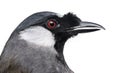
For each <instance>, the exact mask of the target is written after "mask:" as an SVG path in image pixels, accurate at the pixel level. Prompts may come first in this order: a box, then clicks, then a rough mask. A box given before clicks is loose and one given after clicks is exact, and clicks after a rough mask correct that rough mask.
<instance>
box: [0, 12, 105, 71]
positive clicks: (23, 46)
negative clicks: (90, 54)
mask: <svg viewBox="0 0 120 73" xmlns="http://www.w3.org/2000/svg"><path fill="white" fill-rule="evenodd" d="M101 29H104V27H103V26H101V25H99V24H97V23H93V22H88V21H82V20H81V19H80V18H79V17H77V15H76V14H73V13H71V12H68V13H67V14H64V15H60V14H58V13H55V12H51V11H43V12H37V13H34V14H32V15H30V16H28V17H27V18H26V19H24V20H23V21H22V22H21V23H20V24H19V25H18V26H17V27H16V28H15V30H14V31H13V32H12V34H11V36H10V38H9V39H8V41H7V42H6V44H5V46H4V49H3V51H2V53H1V56H0V73H74V72H73V71H72V70H71V69H70V68H69V66H68V65H67V63H66V61H65V58H64V54H63V51H64V45H65V42H66V41H67V40H68V39H69V38H72V37H74V36H76V35H78V34H79V33H88V32H93V31H98V30H101Z"/></svg>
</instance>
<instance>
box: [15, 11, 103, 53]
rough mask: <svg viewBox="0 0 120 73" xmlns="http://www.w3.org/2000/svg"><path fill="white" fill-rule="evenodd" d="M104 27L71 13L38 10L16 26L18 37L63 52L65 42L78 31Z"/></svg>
mask: <svg viewBox="0 0 120 73" xmlns="http://www.w3.org/2000/svg"><path fill="white" fill-rule="evenodd" d="M100 29H104V27H102V26H101V25H99V24H97V23H93V22H86V21H82V20H81V19H80V18H78V17H77V16H76V15H74V14H72V13H68V14H65V15H64V16H62V17H61V16H59V15H58V14H57V13H53V12H39V13H35V14H33V15H31V16H30V17H28V18H26V19H25V20H24V21H23V22H22V23H21V24H20V25H19V26H18V27H17V28H16V31H18V32H19V35H20V38H21V39H23V40H25V41H27V42H28V43H32V44H36V45H38V46H42V47H51V46H52V47H54V48H55V50H56V51H57V53H61V54H62V53H63V48H64V44H65V42H66V41H67V40H68V39H69V38H70V37H73V36H75V35H77V34H78V33H87V32H93V31H97V30H100Z"/></svg>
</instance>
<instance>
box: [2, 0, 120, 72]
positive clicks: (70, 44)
mask: <svg viewBox="0 0 120 73" xmlns="http://www.w3.org/2000/svg"><path fill="white" fill-rule="evenodd" d="M40 11H53V12H57V13H60V14H62V15H63V14H65V13H68V12H73V13H74V14H76V15H77V16H78V17H80V18H81V19H82V20H84V21H92V22H96V23H99V24H101V25H102V26H104V27H105V28H106V30H101V31H97V32H92V33H87V34H79V35H78V36H76V37H74V38H71V39H70V40H68V41H67V42H66V45H65V50H64V54H65V58H66V61H67V63H68V65H69V67H70V68H71V69H72V70H73V71H74V72H75V73H120V2H119V0H0V52H1V51H2V50H3V47H4V45H5V43H6V41H7V39H8V38H9V36H10V34H11V33H12V31H13V30H14V29H15V27H17V26H18V24H19V23H20V22H22V21H23V19H25V18H26V17H28V16H29V15H31V14H33V13H35V12H40Z"/></svg>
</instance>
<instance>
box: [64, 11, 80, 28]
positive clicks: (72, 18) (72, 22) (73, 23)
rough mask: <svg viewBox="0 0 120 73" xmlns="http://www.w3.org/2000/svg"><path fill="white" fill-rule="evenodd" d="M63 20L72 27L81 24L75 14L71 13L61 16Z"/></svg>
mask: <svg viewBox="0 0 120 73" xmlns="http://www.w3.org/2000/svg"><path fill="white" fill-rule="evenodd" d="M63 19H64V20H65V21H67V22H68V23H69V25H70V26H71V27H72V26H77V25H79V23H80V22H81V19H80V18H78V17H77V16H76V15H75V14H73V13H70V12H69V13H67V14H65V15H64V16H63Z"/></svg>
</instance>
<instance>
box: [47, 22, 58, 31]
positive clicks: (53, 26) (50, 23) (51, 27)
mask: <svg viewBox="0 0 120 73" xmlns="http://www.w3.org/2000/svg"><path fill="white" fill-rule="evenodd" d="M47 26H48V28H50V29H53V28H55V27H56V22H55V21H54V20H49V21H48V23H47Z"/></svg>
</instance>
